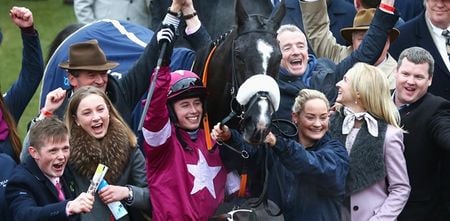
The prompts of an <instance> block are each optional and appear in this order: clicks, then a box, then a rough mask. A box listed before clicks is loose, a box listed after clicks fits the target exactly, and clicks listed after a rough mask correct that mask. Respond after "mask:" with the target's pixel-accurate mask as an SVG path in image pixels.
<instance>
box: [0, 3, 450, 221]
mask: <svg viewBox="0 0 450 221" xmlns="http://www.w3.org/2000/svg"><path fill="white" fill-rule="evenodd" d="M237 1H239V0H237ZM280 2H281V4H280ZM407 2H408V3H410V4H408V3H407ZM413 3H414V4H415V2H413V1H405V0H403V1H401V0H397V1H396V0H378V1H377V0H355V1H353V2H351V3H349V2H346V1H344V0H298V1H291V0H285V1H284V0H283V1H278V0H272V1H267V3H261V4H262V5H261V8H259V9H260V10H262V9H263V8H264V7H265V6H264V4H268V6H269V8H270V10H272V9H274V8H277V7H286V14H285V17H284V19H283V21H282V22H281V23H282V24H281V25H280V27H279V28H278V31H277V33H275V34H276V38H277V41H278V45H277V46H278V47H279V49H280V51H281V55H282V56H281V59H280V68H279V71H278V74H277V77H276V79H274V80H275V81H274V82H276V83H274V84H275V85H276V86H277V87H278V88H277V90H279V106H278V105H277V107H276V108H275V110H276V112H275V113H274V114H273V115H272V116H273V117H274V121H273V123H272V124H273V125H274V126H275V127H272V130H271V131H270V132H268V134H267V135H265V137H264V139H263V140H264V142H263V143H258V144H255V143H249V142H248V141H247V140H246V139H245V138H244V137H243V135H242V132H241V131H240V130H239V129H240V128H233V127H232V126H231V125H227V124H226V123H225V124H223V123H219V122H213V124H214V125H215V126H214V127H212V128H211V129H212V130H210V131H209V129H208V127H207V126H205V125H207V124H203V121H204V120H205V117H206V116H207V105H208V104H207V98H208V96H209V94H208V92H207V87H206V85H205V83H204V81H202V80H204V79H202V78H201V76H199V74H201V73H194V72H192V71H191V70H173V69H172V68H171V59H173V55H174V51H175V50H176V47H178V46H180V45H179V44H178V42H180V39H178V38H181V37H180V36H183V39H184V41H185V42H186V43H187V44H189V46H188V47H189V48H190V49H189V50H186V51H183V52H182V53H179V54H178V55H177V56H186V57H188V56H189V57H190V58H191V56H193V55H195V53H196V52H197V51H199V50H201V48H202V47H204V46H209V45H210V44H211V43H212V40H211V36H214V35H215V34H216V33H208V31H211V30H214V28H212V27H211V26H209V27H207V25H206V24H209V25H215V23H214V22H216V21H215V20H214V21H207V22H205V23H202V22H203V20H202V21H201V18H203V19H205V17H204V16H205V14H207V13H206V11H207V10H208V8H205V7H195V6H204V5H205V4H203V3H202V2H201V1H200V2H197V3H196V4H195V6H194V3H193V0H173V1H117V2H115V1H94V0H91V1H87V0H74V10H75V13H76V16H77V18H78V20H79V22H80V23H89V22H93V21H95V20H98V19H102V18H110V19H121V20H127V21H131V22H135V23H138V24H140V25H143V26H145V27H147V28H151V29H153V31H154V35H153V37H152V39H151V40H150V42H148V44H147V45H146V47H145V49H144V51H143V53H142V55H141V56H140V57H139V59H138V60H137V61H136V63H135V64H134V65H133V66H132V67H131V68H130V70H129V71H128V73H127V74H124V75H122V77H121V78H117V77H115V76H113V75H111V74H110V72H111V70H113V69H114V68H116V67H117V66H118V65H119V63H118V62H116V61H114V60H110V59H108V54H106V53H105V52H104V50H103V49H102V48H101V46H100V44H99V42H98V40H97V39H91V40H88V41H83V42H77V43H74V44H72V45H71V46H70V48H69V52H68V53H69V54H68V60H65V61H60V63H59V67H60V68H61V69H63V70H65V71H66V75H67V79H68V84H69V85H70V86H69V88H66V89H63V88H55V89H54V90H53V91H50V92H49V93H48V94H46V95H45V97H46V99H45V103H44V104H43V105H42V106H43V108H42V109H41V110H40V112H39V113H38V114H37V116H36V118H35V119H33V120H32V121H31V122H30V128H29V130H28V132H27V135H26V136H25V137H23V138H22V137H20V135H19V133H18V130H17V122H18V121H19V120H20V118H21V116H22V114H23V112H24V109H25V108H26V107H27V105H28V104H29V102H30V100H31V99H32V96H33V94H34V93H35V92H36V90H37V88H38V86H39V84H40V83H41V79H42V78H43V73H44V64H45V63H44V60H43V56H42V50H41V46H40V40H39V34H38V32H37V31H36V30H35V28H34V19H33V14H32V12H31V11H30V10H29V9H28V8H24V7H12V8H11V9H10V12H9V13H10V17H11V21H12V22H13V23H14V24H15V25H16V26H17V27H18V28H19V29H20V32H21V36H22V42H23V50H22V55H23V57H22V63H21V70H20V73H19V75H18V79H17V81H15V82H14V83H13V85H12V86H11V87H10V88H9V89H8V90H6V91H4V93H2V94H3V96H0V167H1V168H2V170H0V214H2V218H0V219H2V220H6V221H12V220H17V221H21V220H83V221H90V220H92V221H94V220H95V221H97V220H105V221H109V220H125V221H126V220H130V221H133V220H155V221H158V220H164V221H165V220H195V221H202V220H205V221H206V220H209V219H210V218H211V217H216V215H217V214H216V213H217V211H218V209H219V208H220V207H221V205H222V204H224V203H227V202H228V203H230V202H231V203H233V204H235V205H238V203H237V202H239V200H242V199H247V198H257V197H261V196H262V198H264V200H269V201H271V203H274V204H276V205H277V207H278V208H279V210H280V211H279V214H276V216H277V217H278V216H279V215H281V216H282V217H283V219H284V220H289V221H297V220H312V221H340V220H342V221H369V220H384V221H388V220H392V221H395V220H399V221H425V220H427V221H428V220H433V221H445V220H449V219H450V177H449V176H448V174H449V173H450V102H449V100H448V99H450V89H449V87H448V85H450V1H448V0H423V8H421V9H422V10H420V11H417V7H415V8H412V7H409V6H411V5H412V4H413ZM210 4H211V3H210ZM217 4H218V5H220V4H219V3H217ZM230 4H231V3H230ZM352 4H354V5H353V6H352ZM349 5H350V6H352V7H351V9H352V10H345V9H346V8H347V9H348V7H349ZM162 6H164V7H166V6H169V8H168V9H167V8H165V9H164V11H163V12H161V10H158V13H157V14H158V15H152V14H151V13H152V12H154V11H155V9H154V7H162ZM152 8H153V9H152ZM256 8H258V7H256ZM413 9H414V10H416V11H414V12H413ZM204 11H205V12H204ZM341 11H342V13H341ZM344 11H345V13H344ZM202 13H205V14H202ZM209 15H210V14H209ZM402 15H405V16H403V17H402V18H401V16H402ZM349 17H350V20H349ZM155 22H157V23H158V25H155ZM80 26H81V25H80ZM216 30H217V29H216ZM0 42H1V32H0ZM3 43H4V42H3ZM53 47H57V45H53ZM160 55H163V56H162V57H160ZM252 87H254V88H264V87H266V88H267V87H268V86H267V85H252ZM147 92H148V93H151V95H152V96H151V100H147V101H146V102H149V103H148V104H143V103H144V102H142V97H143V96H144V95H145V94H146V93H147ZM144 105H148V107H149V108H148V110H146V109H145V108H144V110H145V111H146V112H143V113H138V114H142V116H143V118H142V119H143V122H142V123H143V125H142V128H139V127H136V126H137V125H135V123H134V122H133V120H132V119H133V115H134V114H136V113H134V112H133V110H134V109H135V107H136V106H144ZM275 118H276V119H275ZM279 121H287V122H290V123H288V124H291V125H292V127H293V128H294V131H295V133H294V134H288V133H282V132H280V129H279V128H278V130H275V128H276V126H277V122H279ZM139 138H141V139H139ZM209 144H212V145H213V146H214V147H213V148H212V149H211V148H210V147H209ZM227 147H230V148H227ZM236 152H239V153H241V154H236ZM244 153H245V154H244ZM244 155H245V156H244ZM99 164H104V165H106V166H107V167H108V171H107V172H106V174H103V175H104V178H103V180H102V184H103V185H102V187H101V188H100V187H99V188H98V189H97V188H96V187H97V185H98V183H96V181H95V180H94V179H93V176H94V174H97V173H98V172H99V171H98V169H97V166H98V165H99ZM92 188H94V189H92ZM119 211H120V214H121V215H120V216H119V215H118V213H119ZM232 218H233V215H230V216H229V217H228V219H227V220H232Z"/></svg>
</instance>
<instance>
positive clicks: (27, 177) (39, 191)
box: [5, 157, 79, 221]
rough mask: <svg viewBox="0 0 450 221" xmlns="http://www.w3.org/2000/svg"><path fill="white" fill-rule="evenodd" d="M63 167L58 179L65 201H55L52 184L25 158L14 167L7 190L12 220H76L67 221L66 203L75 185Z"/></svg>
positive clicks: (69, 218)
mask: <svg viewBox="0 0 450 221" xmlns="http://www.w3.org/2000/svg"><path fill="white" fill-rule="evenodd" d="M69 174H70V172H69V170H68V168H67V167H66V170H65V171H64V175H63V176H62V177H61V178H60V182H61V184H62V188H63V192H64V195H65V197H66V200H65V201H62V202H60V201H59V200H58V192H57V190H56V188H55V186H54V185H53V183H52V182H51V181H50V180H49V179H48V178H47V177H46V176H44V174H43V173H42V172H41V170H40V169H39V167H38V166H37V164H36V163H35V161H34V159H33V158H31V157H28V158H27V159H26V160H25V162H24V163H23V164H20V165H19V166H17V167H16V168H15V169H14V170H13V172H12V175H11V177H10V179H9V182H8V185H7V186H6V191H5V194H6V200H7V204H8V207H9V211H10V213H11V215H12V218H13V220H17V221H21V220H46V221H47V220H48V221H50V220H55V221H56V220H76V219H78V218H79V216H71V217H67V215H66V205H67V202H68V201H69V200H71V199H73V198H74V195H75V190H76V189H75V188H76V187H75V182H73V179H72V178H71V176H70V175H69Z"/></svg>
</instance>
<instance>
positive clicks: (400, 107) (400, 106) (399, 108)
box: [391, 90, 410, 111]
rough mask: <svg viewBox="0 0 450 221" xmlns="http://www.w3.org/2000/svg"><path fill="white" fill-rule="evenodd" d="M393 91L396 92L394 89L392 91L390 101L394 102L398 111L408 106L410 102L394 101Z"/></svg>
mask: <svg viewBox="0 0 450 221" xmlns="http://www.w3.org/2000/svg"><path fill="white" fill-rule="evenodd" d="M395 93H396V91H395V90H394V92H393V93H392V96H391V98H392V101H394V104H395V106H396V107H397V109H398V110H399V111H400V110H401V109H403V108H405V107H409V105H410V104H397V103H396V102H395Z"/></svg>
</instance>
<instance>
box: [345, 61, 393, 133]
mask: <svg viewBox="0 0 450 221" xmlns="http://www.w3.org/2000/svg"><path fill="white" fill-rule="evenodd" d="M346 76H347V77H348V78H349V83H350V86H351V89H352V93H353V95H355V97H356V95H359V101H360V102H361V105H362V107H363V108H364V109H365V110H366V111H367V112H368V113H369V114H371V115H372V116H374V117H376V118H378V119H381V120H384V121H386V123H388V124H391V125H393V126H395V127H398V128H400V126H399V125H400V114H399V112H398V110H397V107H396V106H395V104H394V101H393V100H392V97H391V93H390V89H389V82H388V80H387V78H386V76H385V75H384V74H383V72H382V71H381V70H380V69H378V68H377V67H374V66H372V65H369V64H365V63H356V64H355V65H354V66H353V67H352V68H351V69H350V70H348V72H347V73H346Z"/></svg>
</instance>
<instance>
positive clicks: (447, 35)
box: [442, 30, 450, 59]
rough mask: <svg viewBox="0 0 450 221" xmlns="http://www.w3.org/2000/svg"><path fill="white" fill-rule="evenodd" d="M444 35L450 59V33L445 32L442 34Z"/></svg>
mask: <svg viewBox="0 0 450 221" xmlns="http://www.w3.org/2000/svg"><path fill="white" fill-rule="evenodd" d="M442 35H443V36H444V38H445V45H446V46H447V55H448V56H449V59H450V31H448V30H445V31H443V32H442Z"/></svg>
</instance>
